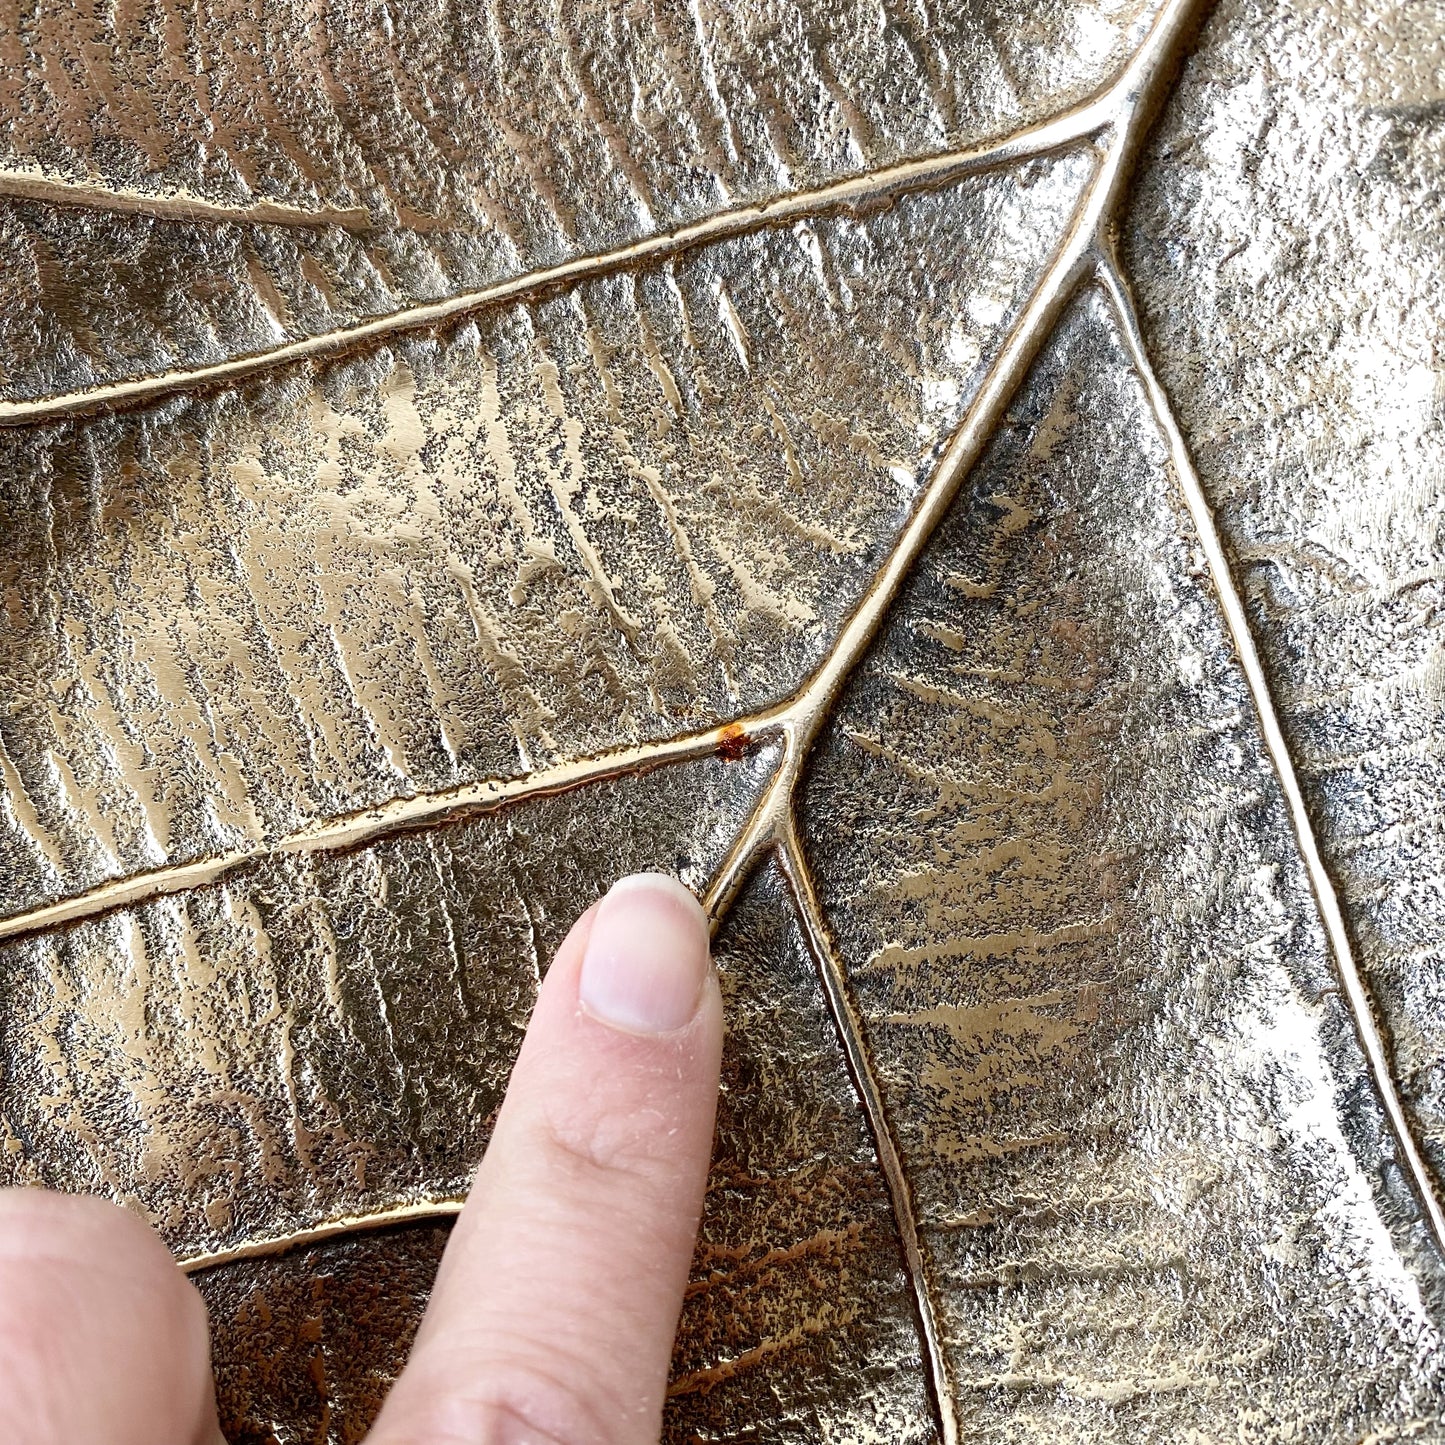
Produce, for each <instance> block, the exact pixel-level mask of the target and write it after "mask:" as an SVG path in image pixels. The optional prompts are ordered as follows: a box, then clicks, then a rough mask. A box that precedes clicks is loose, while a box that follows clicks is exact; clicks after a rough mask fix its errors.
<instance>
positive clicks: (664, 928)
mask: <svg viewBox="0 0 1445 1445" xmlns="http://www.w3.org/2000/svg"><path fill="white" fill-rule="evenodd" d="M707 969H708V937H707V920H706V919H705V918H704V917H703V912H702V908H701V907H700V906H699V904H698V901H697V899H696V898H694V897H693V896H692V894H691V893H689V892H688V891H687V889H686V888H684V887H683V886H682V884H681V883H679V882H678V881H677V879H675V878H669V877H667V876H666V875H665V874H662V873H634V874H633V875H632V877H630V878H624V879H622V880H621V882H619V883H615V884H613V886H612V891H611V892H610V893H608V895H607V896H606V897H605V898H604V899H603V900H602V902H601V904H600V906H599V907H598V909H597V915H596V917H595V918H593V920H592V933H591V935H590V936H589V937H588V939H587V952H586V954H585V955H584V956H583V959H582V976H581V979H580V980H579V982H578V986H577V996H578V998H579V999H580V1001H581V1004H582V1007H583V1008H584V1009H586V1011H587V1012H588V1013H590V1014H591V1015H592V1016H593V1018H596V1019H599V1020H601V1022H603V1023H605V1024H610V1025H611V1026H612V1027H613V1028H617V1029H624V1030H626V1031H627V1032H628V1033H633V1034H665V1033H671V1032H672V1030H673V1029H680V1028H681V1027H682V1026H683V1025H684V1024H685V1023H687V1022H688V1021H689V1020H690V1019H691V1018H692V1016H693V1014H695V1013H696V1012H697V1004H698V999H699V998H700V997H701V996H702V986H703V982H704V980H705V979H706V978H707Z"/></svg>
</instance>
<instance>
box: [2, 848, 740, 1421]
mask: <svg viewBox="0 0 1445 1445" xmlns="http://www.w3.org/2000/svg"><path fill="white" fill-rule="evenodd" d="M721 1048H722V1001H721V998H720V995H719V993H718V986H717V980H716V977H715V976H714V975H713V973H712V971H711V968H710V966H709V961H708V935H707V925H706V922H705V920H704V918H703V913H702V909H701V908H700V907H699V906H698V904H697V901H696V900H695V899H694V898H693V897H692V895H691V894H690V893H688V892H687V890H686V889H684V888H683V887H682V885H681V884H679V883H677V882H675V881H673V880H671V879H668V878H663V877H661V876H660V875H657V874H640V875H637V876H635V877H633V878H627V879H624V880H623V881H622V882H621V883H619V884H617V885H616V886H615V887H614V888H613V889H612V891H611V892H610V893H609V894H608V895H607V896H606V897H605V898H604V899H603V900H602V901H601V902H600V903H597V904H595V905H594V906H593V907H592V908H591V909H589V910H588V911H587V913H586V914H584V915H583V917H582V918H581V919H580V920H579V921H578V922H577V924H576V925H575V926H574V927H573V929H572V931H571V933H570V934H569V935H568V936H567V939H566V941H565V942H564V943H563V944H562V946H561V948H560V949H559V950H558V951H557V958H556V961H555V962H554V963H553V965H552V968H551V970H550V971H549V972H548V974H547V977H546V980H545V981H544V983H543V986H542V989H541V991H540V994H539V996H538V999H537V1006H536V1009H535V1011H534V1012H533V1015H532V1021H531V1024H530V1026H529V1027H528V1029H527V1036H526V1039H525V1040H524V1042H523V1044H522V1050H521V1054H520V1055H519V1057H518V1059H517V1064H516V1067H515V1069H514V1070H513V1072H512V1078H511V1083H510V1084H509V1086H508V1089H507V1097H506V1100H505V1102H504V1104H503V1106H502V1109H501V1111H500V1113H499V1114H498V1117H497V1123H496V1127H495V1129H494V1131H493V1134H492V1140H491V1143H490V1145H489V1146H488V1149H487V1152H486V1157H485V1158H484V1159H483V1161H482V1164H481V1167H480V1168H479V1169H478V1171H477V1174H476V1178H475V1179H474V1181H473V1184H472V1190H471V1194H470V1196H469V1197H468V1200H467V1204H466V1208H465V1209H464V1210H463V1211H462V1213H461V1216H460V1217H459V1218H458V1220H457V1223H456V1226H455V1228H454V1229H453V1231H452V1235H451V1239H450V1241H449V1243H448V1245H447V1250H446V1254H445V1256H444V1258H443V1259H442V1264H441V1269H440V1271H439V1273H438V1275H437V1281H436V1286H435V1289H434V1290H433V1292H432V1298H431V1303H430V1305H429V1307H428V1309H427V1312H426V1316H425V1318H424V1319H423V1321H422V1324H421V1328H420V1330H419V1331H418V1333H417V1337H416V1342H415V1344H414V1345H413V1348H412V1353H411V1359H410V1361H409V1362H408V1364H407V1366H406V1369H405V1371H404V1372H403V1373H402V1375H401V1377H400V1379H398V1381H397V1383H396V1385H395V1387H394V1388H393V1389H392V1392H391V1395H390V1396H389V1398H388V1399H387V1401H386V1404H385V1406H384V1408H383V1409H382V1412H381V1415H380V1417H379V1418H378V1420H377V1422H376V1424H375V1426H374V1428H373V1430H372V1432H371V1434H370V1435H369V1436H368V1437H367V1445H647V1442H656V1440H657V1438H658V1432H659V1428H660V1422H661V1416H662V1402H663V1395H664V1391H665V1389H666V1384H667V1368H668V1361H669V1358H670V1356H671V1353H672V1343H673V1335H674V1333H675V1331H676V1329H677V1319H678V1313H679V1310H680V1308H681V1304H682V1292H683V1287H684V1285H685V1283H686V1280H687V1272H688V1265H689V1262H690V1260H691V1257H692V1251H693V1246H694V1243H695V1240H696V1235H697V1223H698V1217H699V1214H700V1212H701V1208H702V1196H703V1188H704V1185H705V1183H706V1179H707V1169H708V1157H709V1153H710V1151H711V1146H712V1129H713V1114H714V1110H715V1106H716V1102H717V1085H718V1064H719V1056H720V1054H721ZM0 1439H3V1440H4V1441H5V1442H7V1445H216V1442H219V1441H220V1439H221V1436H220V1432H219V1429H218V1428H217V1424H216V1407H215V1401H214V1391H213V1386H212V1381H211V1373H210V1358H209V1344H208V1339H207V1332H206V1317H205V1307H204V1306H203V1304H202V1303H201V1298H200V1296H199V1294H197V1292H196V1290H195V1289H194V1287H193V1286H192V1285H191V1284H190V1282H189V1281H188V1280H187V1279H186V1278H185V1276H184V1275H183V1274H182V1273H181V1271H180V1270H179V1269H178V1268H177V1267H176V1265H175V1263H174V1261H173V1260H172V1259H171V1257H170V1255H169V1254H168V1253H167V1251H166V1249H165V1246H164V1245H163V1244H162V1243H161V1242H160V1240H159V1238H158V1237H157V1236H156V1235H155V1234H154V1233H152V1232H151V1231H150V1230H149V1229H148V1228H146V1226H145V1225H143V1224H141V1223H140V1222H139V1221H138V1220H136V1219H135V1218H134V1217H133V1216H132V1215H129V1214H127V1213H125V1212H124V1211H122V1210H120V1209H117V1208H116V1207H115V1206H114V1205H112V1204H109V1203H106V1202H104V1201H102V1200H98V1199H86V1198H79V1197H74V1196H65V1195H58V1194H52V1193H49V1192H47V1191H44V1190H39V1189H11V1190H0Z"/></svg>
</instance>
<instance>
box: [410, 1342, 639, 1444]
mask: <svg viewBox="0 0 1445 1445" xmlns="http://www.w3.org/2000/svg"><path fill="white" fill-rule="evenodd" d="M549 1354H550V1355H552V1356H553V1358H551V1359H548V1358H547V1357H548V1355H549ZM544 1360H546V1361H547V1362H546V1363H543V1361H544ZM621 1438H622V1437H621V1436H620V1435H619V1434H618V1431H617V1429H616V1415H615V1412H614V1411H612V1410H610V1409H609V1408H607V1407H606V1406H605V1404H604V1402H603V1399H602V1396H601V1394H600V1393H599V1392H598V1391H596V1390H594V1389H592V1388H590V1386H589V1385H588V1384H587V1374H586V1371H585V1370H583V1369H580V1368H579V1369H576V1370H571V1369H569V1368H568V1366H567V1364H566V1362H565V1360H563V1359H562V1358H561V1357H560V1356H557V1354H556V1351H555V1350H552V1351H545V1352H541V1353H538V1352H533V1357H524V1356H516V1355H514V1356H513V1357H512V1358H508V1359H503V1360H499V1361H496V1362H494V1363H492V1364H491V1365H490V1366H489V1367H488V1368H487V1370H486V1371H485V1372H484V1373H483V1374H482V1375H480V1376H479V1378H477V1379H476V1380H475V1381H474V1382H473V1383H471V1384H469V1385H468V1386H467V1387H466V1388H464V1389H463V1390H461V1391H457V1390H451V1391H445V1392H443V1391H438V1392H437V1393H436V1395H435V1396H434V1398H433V1401H432V1402H431V1403H429V1404H428V1406H427V1407H426V1409H425V1410H424V1412H423V1413H421V1414H420V1415H417V1416H414V1417H413V1418H411V1419H410V1420H408V1422H407V1424H406V1427H405V1429H404V1430H403V1431H402V1433H400V1434H398V1435H395V1436H393V1435H387V1436H386V1437H385V1442H384V1445H615V1442H617V1441H618V1440H619V1439H621Z"/></svg>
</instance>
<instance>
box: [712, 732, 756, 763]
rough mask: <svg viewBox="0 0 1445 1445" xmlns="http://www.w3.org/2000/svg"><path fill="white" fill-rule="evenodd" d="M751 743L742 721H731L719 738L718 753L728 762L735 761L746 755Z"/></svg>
mask: <svg viewBox="0 0 1445 1445" xmlns="http://www.w3.org/2000/svg"><path fill="white" fill-rule="evenodd" d="M748 747H749V743H748V739H747V736H746V734H745V733H744V732H743V725H742V724H741V723H729V724H728V725H727V726H726V727H725V728H724V729H723V730H722V737H720V738H719V739H718V745H717V755H718V757H720V758H721V759H722V760H723V761H724V762H726V763H735V762H737V761H738V759H739V758H741V757H743V756H745V755H746V753H747V751H748Z"/></svg>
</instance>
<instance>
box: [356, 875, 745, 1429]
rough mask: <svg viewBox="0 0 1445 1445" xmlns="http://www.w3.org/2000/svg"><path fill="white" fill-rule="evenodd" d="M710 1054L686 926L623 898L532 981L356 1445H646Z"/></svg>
mask: <svg viewBox="0 0 1445 1445" xmlns="http://www.w3.org/2000/svg"><path fill="white" fill-rule="evenodd" d="M721 1049H722V1003H721V998H720V996H719V993H718V987H717V981H716V979H715V977H714V976H713V974H712V971H711V968H710V966H709V960H708V935H707V925H706V921H705V919H704V917H703V913H702V909H701V908H700V907H699V905H698V903H697V901H696V899H694V898H693V897H692V895H691V894H690V893H688V892H687V890H686V889H684V888H683V887H682V885H681V884H679V883H677V882H676V881H674V880H672V879H669V878H665V877H662V876H661V875H658V874H641V875H638V876H636V877H634V878H629V879H624V880H623V881H622V882H621V883H619V884H618V885H617V886H616V887H614V888H613V890H612V892H610V893H609V894H608V895H607V896H606V897H605V898H604V899H603V900H602V901H601V902H600V903H599V904H598V905H596V907H595V908H594V909H592V910H591V911H590V912H589V913H588V914H587V915H586V916H584V917H583V919H582V920H581V921H580V922H579V923H578V924H577V926H576V927H575V928H574V929H573V930H572V933H571V934H570V935H569V936H568V938H567V940H566V942H565V943H564V944H563V945H562V947H561V949H560V950H559V951H558V954H557V958H556V961H555V962H554V964H553V965H552V968H551V970H550V971H549V972H548V974H547V977H546V980H545V982H544V983H543V986H542V989H541V991H540V994H539V996H538V1000H537V1006H536V1010H535V1012H534V1014H533V1017H532V1022H531V1025H530V1027H529V1028H528V1030H527V1036H526V1039H525V1040H524V1042H523V1045H522V1050H521V1054H520V1055H519V1057H518V1059H517V1064H516V1067H515V1069H514V1070H513V1073H512V1079H511V1083H510V1085H509V1087H508V1090H507V1097H506V1100H505V1102H504V1103H503V1106H502V1109H501V1112H500V1114H499V1116H498V1119H497V1124H496V1129H495V1131H494V1133H493V1136H492V1142H491V1144H490V1146H489V1147H488V1150H487V1154H486V1157H485V1159H484V1160H483V1161H482V1165H481V1168H480V1169H479V1170H478V1172H477V1176H476V1180H475V1182H474V1184H473V1187H472V1192H471V1195H470V1197H469V1199H468V1201H467V1205H466V1208H465V1209H464V1210H463V1212H462V1215H461V1217H460V1219H459V1220H458V1222H457V1225H456V1228H455V1229H454V1231H453V1233H452V1238H451V1241H450V1242H449V1244H448V1246H447V1251H446V1255H445V1257H444V1259H443V1261H442V1265H441V1270H440V1272H439V1274H438V1276H437V1283H436V1288H435V1290H434V1292H433V1295H432V1301H431V1305H430V1307H429V1308H428V1310H427V1314H426V1317H425V1319H424V1320H423V1322H422V1327H421V1330H420V1331H419V1332H418V1335H417V1340H416V1345H415V1347H414V1349H413V1353H412V1358H411V1361H410V1362H409V1364H408V1365H407V1367H406V1370H405V1371H404V1372H403V1374H402V1377H401V1379H400V1380H398V1382H397V1384H396V1387H395V1388H394V1390H393V1391H392V1394H391V1397H390V1398H389V1399H388V1401H387V1403H386V1406H385V1408H384V1409H383V1411H382V1413H381V1417H380V1419H379V1420H378V1422H377V1425H376V1428H375V1431H374V1432H373V1435H372V1445H421V1442H423V1441H425V1442H427V1445H522V1442H545V1445H552V1442H558V1445H560V1442H566V1445H648V1442H652V1445H655V1442H656V1440H657V1438H658V1432H659V1429H660V1422H661V1417H662V1403H663V1397H664V1393H665V1390H666V1383H667V1368H668V1361H669V1359H670V1356H671V1352H672V1341H673V1335H674V1333H675V1331H676V1329H677V1319H678V1314H679V1311H680V1309H681V1304H682V1293H683V1287H684V1285H685V1284H686V1281H687V1271H688V1264H689V1261H690V1259H691V1256H692V1251H693V1247H694V1243H695V1240H696V1235H697V1223H698V1217H699V1214H700V1212H701V1208H702V1197H703V1190H704V1186H705V1184H706V1180H707V1169H708V1159H709V1155H710V1152H711V1147H712V1131H713V1116H714V1111H715V1108H716V1102H717V1086H718V1067H719V1059H720V1055H721Z"/></svg>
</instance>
